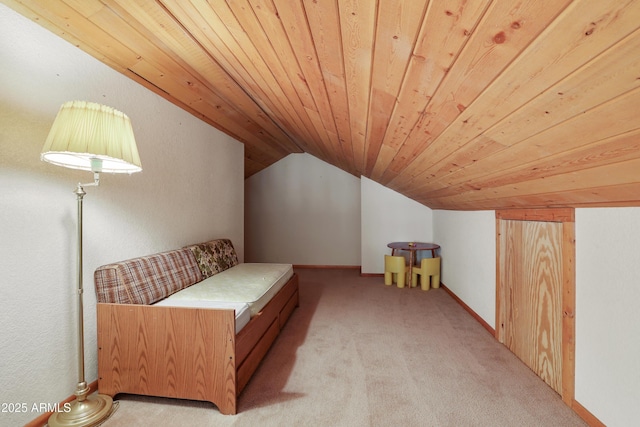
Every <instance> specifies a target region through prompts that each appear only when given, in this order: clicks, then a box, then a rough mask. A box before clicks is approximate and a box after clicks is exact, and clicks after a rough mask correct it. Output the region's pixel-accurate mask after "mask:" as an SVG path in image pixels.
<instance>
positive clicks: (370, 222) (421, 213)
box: [360, 177, 440, 274]
mask: <svg viewBox="0 0 640 427" xmlns="http://www.w3.org/2000/svg"><path fill="white" fill-rule="evenodd" d="M360 180H361V188H362V213H361V217H362V225H361V226H362V243H361V245H362V273H365V274H380V273H384V255H385V254H388V255H390V254H391V249H389V248H388V247H387V244H388V243H389V242H411V241H416V242H434V239H433V226H432V220H433V215H432V210H431V209H429V208H428V207H426V206H424V205H422V204H420V203H418V202H416V201H415V200H411V199H409V198H408V197H405V196H403V195H402V194H400V193H397V192H395V191H393V190H390V189H388V188H386V187H384V186H382V185H380V184H378V183H376V182H375V181H372V180H370V179H368V178H365V177H362V178H361V179H360ZM435 243H440V242H438V241H435Z"/></svg>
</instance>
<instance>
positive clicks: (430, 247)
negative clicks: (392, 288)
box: [387, 242, 440, 288]
mask: <svg viewBox="0 0 640 427" xmlns="http://www.w3.org/2000/svg"><path fill="white" fill-rule="evenodd" d="M387 247H390V248H391V255H395V253H396V251H397V250H401V251H408V252H409V288H411V283H412V281H413V264H415V262H416V252H418V251H431V256H432V257H433V258H435V257H436V250H437V249H440V245H436V244H435V243H422V242H391V243H389V244H388V245H387Z"/></svg>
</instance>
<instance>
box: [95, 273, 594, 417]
mask: <svg viewBox="0 0 640 427" xmlns="http://www.w3.org/2000/svg"><path fill="white" fill-rule="evenodd" d="M297 272H298V274H299V275H300V307H298V308H297V309H296V310H295V311H294V313H293V315H292V316H291V318H290V319H289V322H288V323H287V325H286V326H285V328H284V329H283V331H282V333H281V335H280V336H279V337H278V339H277V340H276V342H275V343H274V346H273V347H272V348H271V350H270V351H269V353H268V354H267V356H266V358H265V360H264V361H263V362H262V364H261V365H260V367H259V368H258V370H257V371H256V373H255V374H254V376H253V378H252V379H251V381H250V382H249V384H248V385H247V387H246V389H245V390H244V391H243V393H242V394H241V395H240V398H239V402H238V411H239V413H238V415H235V416H225V415H221V414H220V413H219V412H218V410H217V409H216V407H215V406H214V405H213V404H211V403H206V402H194V401H185V400H176V399H162V398H151V397H142V396H132V395H120V396H118V397H117V400H119V408H118V410H117V411H116V412H115V414H114V415H113V416H112V417H111V418H110V419H109V420H107V421H106V422H105V423H104V424H103V425H104V426H105V427H116V426H127V427H128V426H183V425H189V426H278V427H284V426H391V425H393V426H400V425H402V426H554V427H556V426H584V425H586V424H585V423H584V422H583V421H582V420H581V419H580V418H579V417H578V416H577V415H576V414H575V413H574V412H573V411H572V410H571V409H569V408H568V407H567V406H565V405H564V403H562V400H561V399H560V397H559V396H558V395H557V394H556V393H555V392H554V391H553V390H552V389H551V388H550V387H548V386H547V385H546V384H545V383H544V382H543V381H542V380H540V379H539V378H538V377H537V376H536V375H535V374H534V373H533V372H532V371H531V370H529V369H528V368H527V367H526V366H525V365H524V364H523V363H521V362H520V361H519V360H518V359H517V358H516V357H515V356H514V355H513V354H512V353H510V352H509V351H508V350H507V349H506V348H505V347H504V346H503V345H501V344H499V343H498V342H497V341H496V340H495V339H494V338H493V337H492V336H491V335H490V334H489V333H488V332H487V331H486V330H485V329H484V328H483V327H482V326H480V324H478V322H477V321H476V320H474V319H473V318H472V317H471V316H470V315H469V314H468V313H467V312H466V311H464V310H463V309H462V308H461V307H460V306H459V305H458V304H457V303H456V302H455V301H454V300H453V299H452V298H451V297H450V296H449V295H448V294H447V293H446V292H445V291H444V290H442V289H432V290H430V291H428V292H424V291H421V290H420V289H419V288H413V289H407V288H405V289H398V288H396V287H395V286H392V287H387V286H385V285H384V283H383V280H382V278H378V277H360V275H359V273H358V271H357V270H355V269H299V270H297Z"/></svg>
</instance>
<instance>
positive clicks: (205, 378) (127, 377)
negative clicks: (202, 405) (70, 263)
mask: <svg viewBox="0 0 640 427" xmlns="http://www.w3.org/2000/svg"><path fill="white" fill-rule="evenodd" d="M298 301H299V299H298V276H297V275H295V274H294V275H293V277H292V278H291V279H290V280H289V281H288V282H287V283H286V284H285V285H284V287H283V288H282V289H280V291H279V292H278V293H277V294H276V295H275V296H274V297H273V298H272V299H271V301H269V303H268V304H267V305H266V306H265V307H264V308H263V310H262V311H261V312H260V313H258V314H256V315H255V316H254V317H253V318H252V319H251V320H250V321H249V323H248V324H247V325H246V326H245V327H244V328H243V329H242V331H240V333H239V334H238V335H237V336H236V334H235V313H234V310H231V309H204V308H187V307H168V306H153V305H136V304H107V303H99V304H98V305H97V310H98V311H97V324H98V391H99V393H102V394H106V395H109V396H112V397H114V396H115V395H116V394H118V393H130V394H141V395H148V396H161V397H173V398H180V399H192V400H204V401H209V402H212V403H213V404H214V405H216V406H217V407H218V409H219V410H220V412H221V413H223V414H235V413H236V412H237V396H238V395H239V394H240V392H241V391H242V389H243V388H244V386H245V385H246V384H247V383H248V381H249V379H250V378H251V375H252V374H253V372H254V371H255V370H256V369H257V367H258V365H259V364H260V361H261V360H262V358H263V357H264V355H265V354H266V353H267V351H268V350H269V348H270V347H271V344H272V343H273V341H274V340H275V338H276V337H277V335H278V334H279V332H280V329H281V328H282V326H284V323H285V322H286V320H287V319H288V318H289V316H290V315H291V312H292V311H293V309H294V308H295V307H296V306H297V305H298Z"/></svg>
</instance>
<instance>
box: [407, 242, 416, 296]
mask: <svg viewBox="0 0 640 427" xmlns="http://www.w3.org/2000/svg"><path fill="white" fill-rule="evenodd" d="M415 257H416V251H409V278H408V279H407V282H408V283H409V289H411V285H412V282H413V263H414V262H415Z"/></svg>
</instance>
